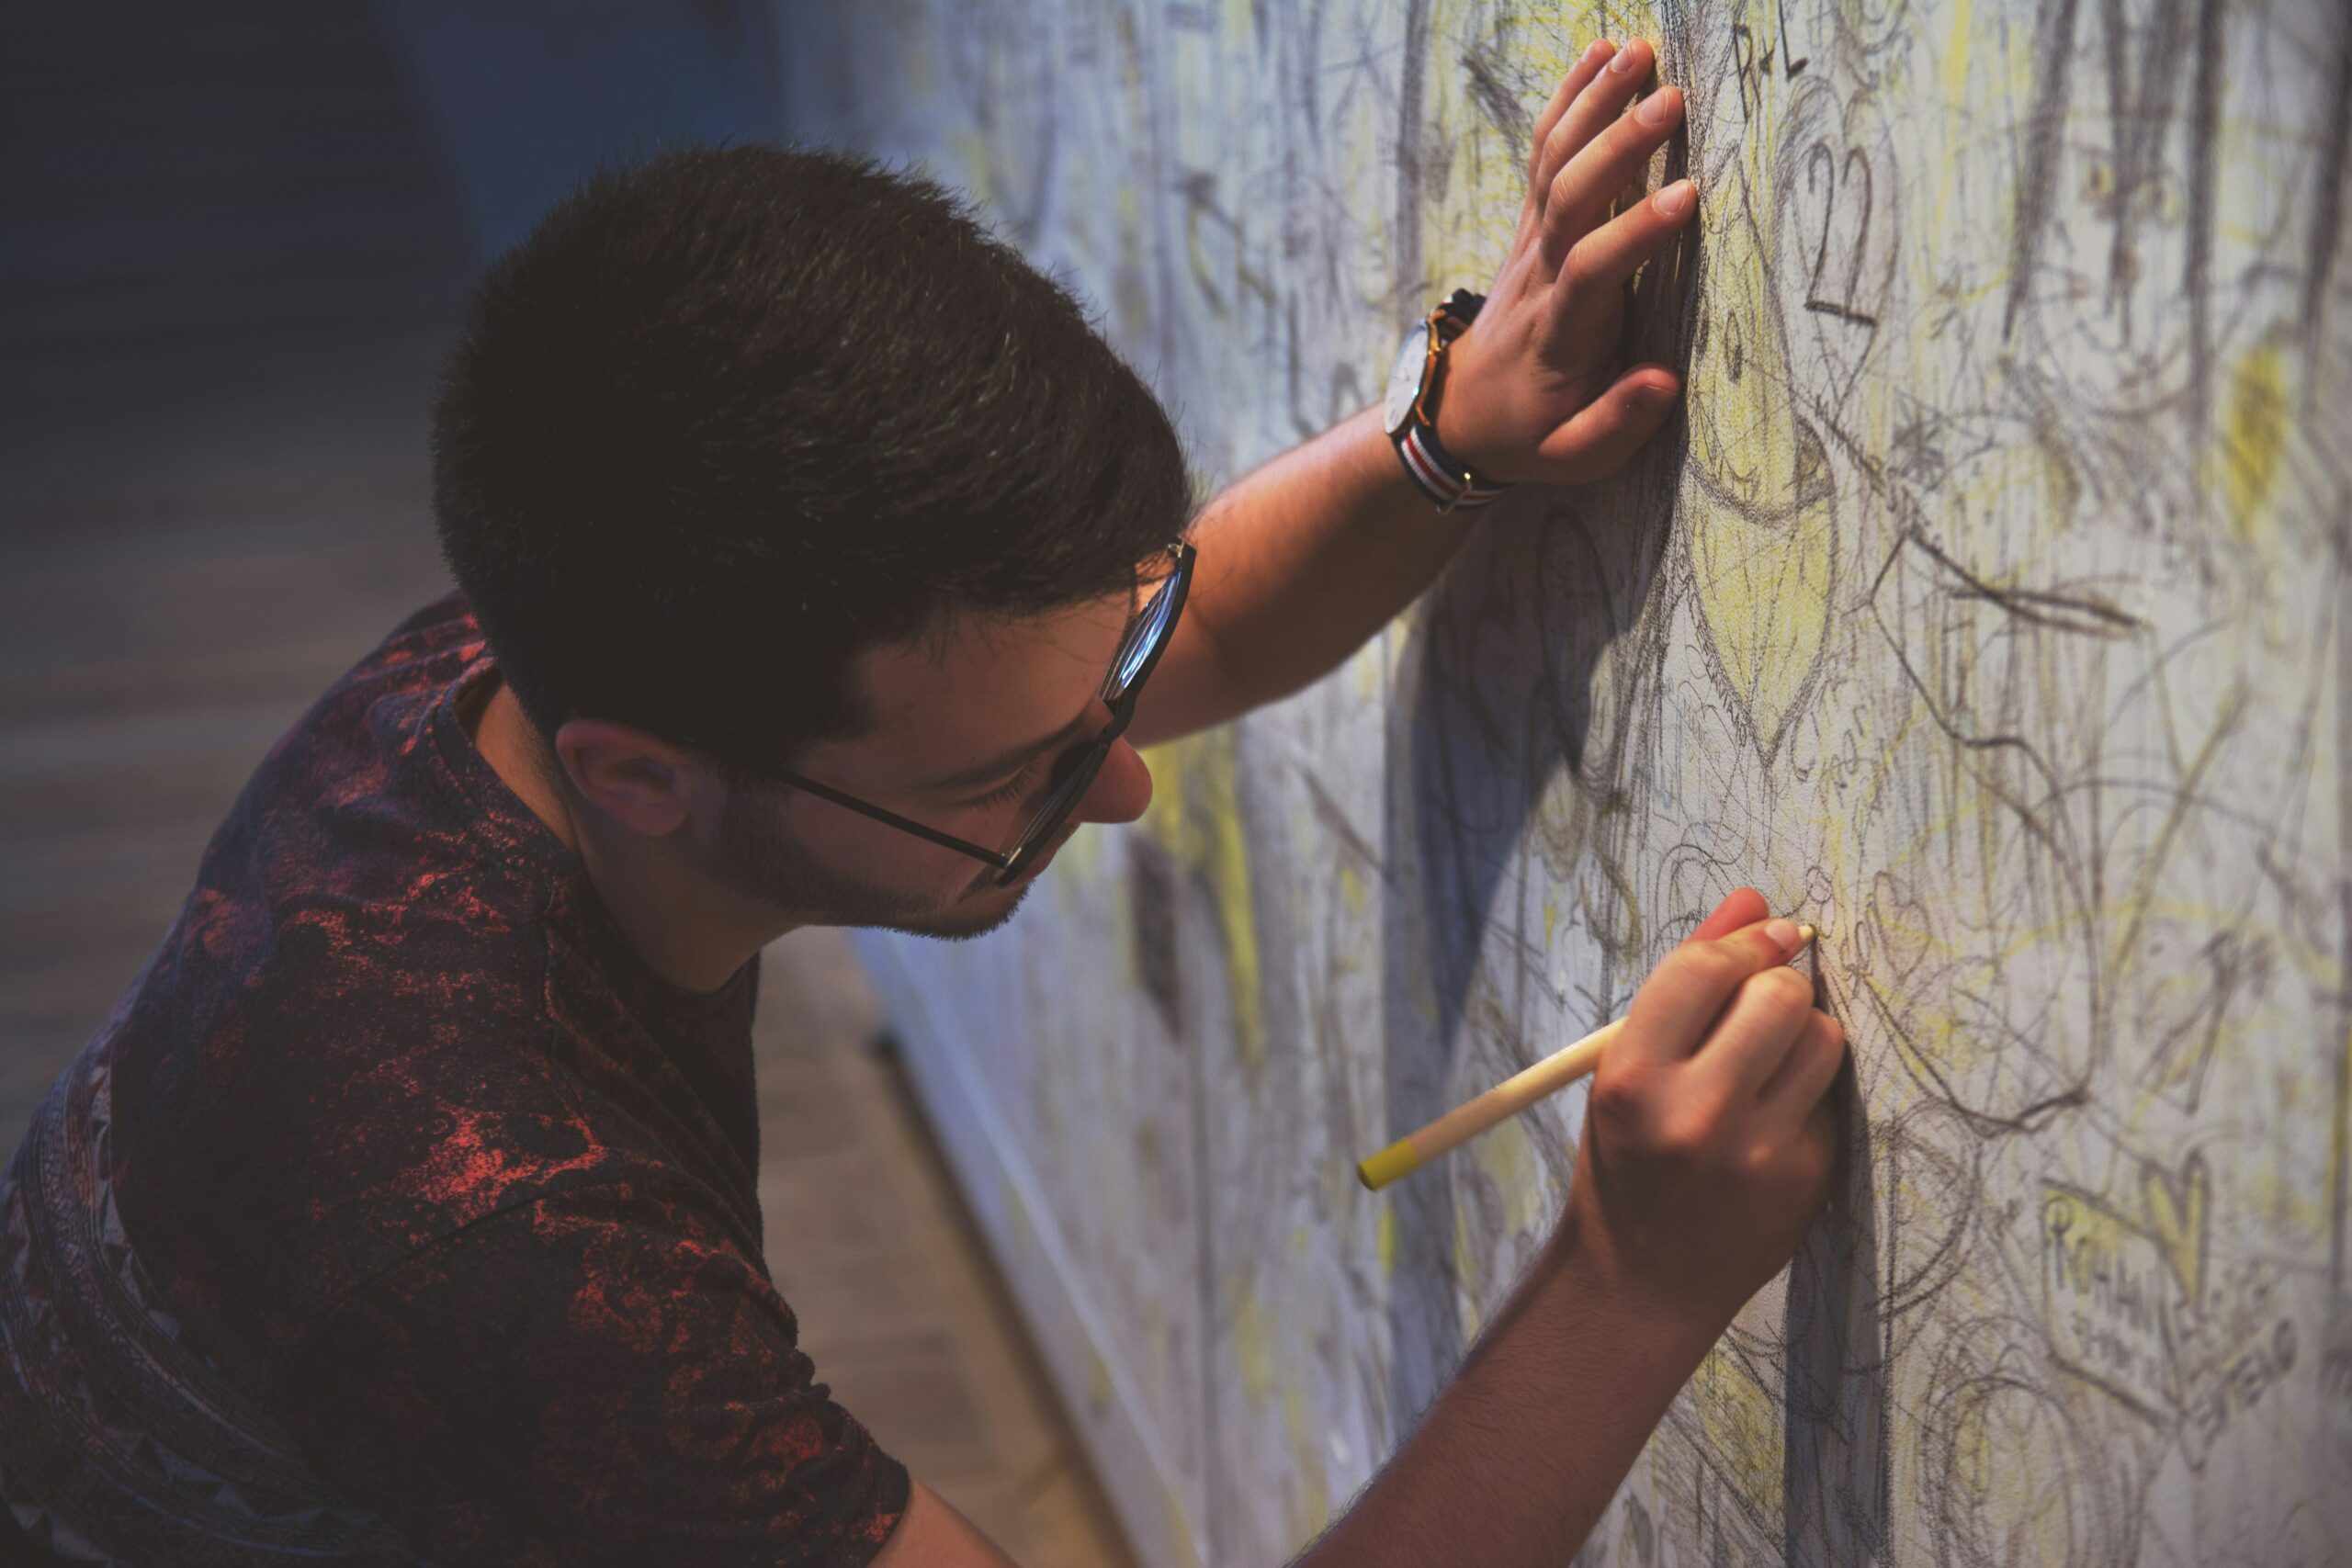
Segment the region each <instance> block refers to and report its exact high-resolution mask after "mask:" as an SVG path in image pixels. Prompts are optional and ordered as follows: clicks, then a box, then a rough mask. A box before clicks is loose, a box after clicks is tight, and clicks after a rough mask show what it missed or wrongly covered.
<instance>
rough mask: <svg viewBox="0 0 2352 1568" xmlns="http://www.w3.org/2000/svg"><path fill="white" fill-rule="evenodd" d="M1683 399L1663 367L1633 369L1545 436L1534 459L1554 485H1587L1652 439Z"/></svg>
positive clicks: (1671, 374) (1678, 385)
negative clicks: (1678, 401) (1542, 467)
mask: <svg viewBox="0 0 2352 1568" xmlns="http://www.w3.org/2000/svg"><path fill="white" fill-rule="evenodd" d="M1681 395H1682V383H1681V382H1680V380H1679V379H1678V378H1676V376H1675V374H1674V372H1673V371H1671V370H1668V368H1667V367H1665V366H1663V365H1636V366H1635V367H1634V368H1632V369H1631V370H1628V371H1626V372H1625V373H1624V374H1623V376H1620V377H1618V378H1617V379H1616V381H1615V382H1614V383H1612V384H1611V387H1610V389H1608V390H1607V391H1605V392H1603V393H1601V394H1600V396H1599V397H1597V398H1595V399H1593V400H1592V401H1590V402H1589V403H1587V404H1585V406H1584V407H1583V408H1581V409H1579V410H1577V415H1576V417H1575V418H1574V419H1571V420H1569V421H1568V422H1567V423H1566V424H1564V425H1562V426H1560V428H1559V429H1557V430H1555V431H1554V432H1553V433H1552V434H1550V435H1548V436H1546V437H1545V438H1544V443H1543V445H1541V446H1538V447H1536V449H1535V455H1536V456H1537V457H1540V458H1542V459H1543V460H1544V464H1545V465H1546V470H1547V471H1546V472H1545V473H1544V479H1546V480H1548V481H1550V482H1551V483H1554V484H1589V483H1590V482H1591V481H1592V480H1594V479H1602V478H1605V477H1606V476H1608V475H1610V474H1612V473H1614V472H1616V471H1617V469H1618V468H1620V467H1621V466H1623V463H1624V461H1625V459H1626V458H1628V457H1632V456H1633V455H1634V453H1635V452H1636V451H1638V450H1640V448H1641V445H1642V443H1643V442H1645V441H1647V440H1648V439H1649V438H1650V437H1651V436H1653V435H1655V434H1657V428H1658V426H1660V425H1662V424H1664V423H1666V420H1667V416H1668V414H1670V413H1672V412H1674V405H1675V402H1676V400H1678V399H1679V398H1680V397H1681Z"/></svg>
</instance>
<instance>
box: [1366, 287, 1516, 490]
mask: <svg viewBox="0 0 2352 1568" xmlns="http://www.w3.org/2000/svg"><path fill="white" fill-rule="evenodd" d="M1486 302H1487V297H1486V296H1485V295H1483V294H1476V293H1473V292H1472V291H1471V290H1469V289H1467V288H1457V289H1455V290H1454V291H1453V294H1452V295H1451V296H1449V297H1448V298H1447V299H1446V300H1445V302H1444V303H1443V304H1442V305H1440V306H1438V308H1437V309H1436V310H1431V311H1430V317H1429V321H1430V333H1431V335H1432V339H1433V342H1434V344H1436V345H1437V347H1436V352H1437V353H1440V354H1442V353H1443V352H1444V350H1445V349H1448V348H1451V347H1452V346H1453V340H1454V339H1455V338H1458V337H1460V336H1461V335H1462V334H1463V333H1464V332H1465V331H1467V330H1468V328H1469V326H1470V323H1471V322H1472V321H1476V320H1477V319H1478V310H1479V308H1480V307H1481V306H1483V305H1485V304H1486ZM1440 374H1442V369H1441V371H1440ZM1436 396H1437V394H1436V393H1435V392H1434V391H1432V389H1431V388H1430V386H1428V385H1425V386H1424V387H1423V388H1422V395H1421V397H1420V398H1417V399H1416V400H1414V407H1413V415H1412V417H1411V418H1410V419H1408V421H1407V422H1406V424H1405V428H1404V430H1403V431H1402V432H1400V433H1399V434H1397V436H1396V438H1395V441H1396V446H1397V457H1399V458H1401V459H1402V460H1403V462H1404V464H1405V472H1406V474H1407V476H1408V477H1409V478H1410V479H1412V481H1413V483H1414V484H1415V485H1417V486H1418V487H1419V489H1420V491H1421V493H1422V494H1423V495H1426V496H1428V497H1429V498H1430V504H1431V505H1433V506H1435V507H1436V508H1437V509H1438V511H1440V512H1441V513H1444V512H1455V511H1459V510H1461V509H1462V508H1464V507H1468V506H1485V505H1487V503H1488V502H1493V501H1495V500H1497V499H1498V498H1499V497H1500V496H1501V495H1502V493H1503V492H1504V491H1507V490H1509V489H1510V486H1509V485H1508V484H1499V483H1497V482H1496V481H1495V480H1493V479H1487V477H1486V476H1484V475H1483V474H1480V473H1479V472H1478V471H1477V470H1476V468H1472V467H1471V466H1470V465H1469V464H1467V463H1465V462H1464V461H1463V460H1462V459H1461V458H1459V457H1455V456H1453V454H1452V453H1451V452H1448V451H1447V450H1446V449H1445V447H1444V446H1442V444H1441V443H1440V442H1439V440H1438V438H1437V425H1436V423H1435V422H1434V420H1432V419H1429V418H1424V417H1422V403H1423V402H1424V401H1428V402H1429V403H1430V406H1431V407H1432V408H1433V407H1434V406H1435V400H1436Z"/></svg>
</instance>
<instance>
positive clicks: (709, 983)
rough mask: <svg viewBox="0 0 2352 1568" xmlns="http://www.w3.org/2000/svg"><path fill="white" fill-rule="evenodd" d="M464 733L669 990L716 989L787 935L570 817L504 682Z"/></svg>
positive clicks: (673, 865) (651, 856)
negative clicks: (566, 853) (575, 863)
mask: <svg viewBox="0 0 2352 1568" xmlns="http://www.w3.org/2000/svg"><path fill="white" fill-rule="evenodd" d="M467 728H469V731H470V732H471V733H472V735H473V739H474V745H475V747H476V748H477V749H478V750H481V754H482V760H483V761H487V762H488V763H489V764H490V765H491V769H492V772H494V773H497V774H498V776H499V778H500V779H502V780H503V781H504V783H505V784H506V787H507V788H508V789H511V790H513V791H514V792H515V797H516V798H517V799H519V800H520V801H522V803H523V804H524V805H525V806H527V807H530V808H531V815H533V816H534V817H537V818H538V819H539V820H540V821H542V822H544V823H546V824H547V826H548V831H549V832H551V833H553V834H554V835H555V836H556V837H557V838H558V839H559V840H562V843H563V847H564V848H565V849H567V850H570V851H571V852H572V853H573V854H574V855H575V856H577V857H578V858H579V860H580V863H581V865H582V868H583V869H584V870H585V871H586V872H587V874H588V881H589V883H590V885H591V886H594V888H595V889H596V896H597V897H599V898H600V899H602V900H603V901H604V904H605V908H606V909H608V910H610V911H611V912H612V916H613V919H614V921H615V923H616V924H617V925H618V926H619V927H620V929H621V934H622V935H623V936H624V937H625V938H626V939H627V940H628V944H629V947H630V949H631V951H633V952H634V953H636V954H637V956H638V958H639V960H640V961H641V962H642V963H643V964H645V966H646V967H647V968H649V969H650V970H652V971H653V972H654V973H655V974H656V975H659V976H662V979H664V980H666V981H668V982H669V983H670V984H671V985H673V986H675V987H678V988H679V989H681V990H684V991H698V992H707V991H715V990H718V988H719V987H722V986H724V985H726V984H727V982H728V981H729V980H730V979H732V978H734V976H735V972H736V971H737V970H739V969H741V968H742V967H743V965H744V964H746V963H747V962H749V961H750V959H751V957H752V954H753V953H757V952H759V951H760V949H762V948H763V947H765V946H766V945H767V944H768V943H769V942H773V941H775V939H776V938H777V937H779V936H782V935H783V934H784V932H785V931H786V930H788V929H789V927H772V926H771V925H769V924H768V923H767V922H766V921H764V920H763V919H759V918H757V917H755V916H753V915H752V913H751V912H750V911H742V912H741V913H740V914H739V913H737V912H733V911H729V910H728V909H725V908H718V907H716V906H717V905H718V904H719V903H723V902H725V900H724V898H723V897H722V898H721V899H719V900H714V899H712V898H711V897H708V896H707V888H706V887H705V886H703V885H702V884H701V883H700V881H699V879H697V878H695V877H694V876H693V875H692V874H690V873H687V872H685V871H684V870H683V869H682V868H681V867H680V866H679V865H678V863H677V862H676V861H675V859H674V858H673V857H671V856H668V855H663V854H660V853H655V852H650V850H649V849H648V848H646V847H645V846H642V845H639V846H630V845H627V844H623V843H617V842H613V841H610V840H612V839H613V838H614V835H613V834H612V832H611V831H610V830H609V829H607V830H605V831H599V830H598V825H597V824H596V823H595V822H594V821H593V820H592V819H591V818H590V816H589V815H587V814H583V815H581V816H575V815H574V814H573V811H572V803H571V797H570V796H569V795H568V794H567V793H566V792H565V791H564V790H562V789H561V788H560V787H558V786H557V785H556V784H554V783H553V782H551V781H550V780H549V779H548V776H547V773H546V769H545V763H544V758H545V755H546V753H545V750H544V745H543V742H542V741H541V740H540V739H539V737H538V734H537V731H535V730H534V729H533V728H531V721H530V719H529V718H528V717H527V716H525V714H524V712H523V708H522V705H521V704H519V703H517V702H516V701H515V696H514V694H513V693H511V692H509V691H508V690H507V689H506V683H505V682H503V681H499V682H496V683H495V685H494V686H493V689H492V692H491V694H490V696H489V698H488V700H487V701H485V702H484V703H483V704H482V705H481V708H480V709H479V710H478V711H477V712H476V713H475V715H474V716H473V717H472V718H471V719H470V721H469V724H468V726H467Z"/></svg>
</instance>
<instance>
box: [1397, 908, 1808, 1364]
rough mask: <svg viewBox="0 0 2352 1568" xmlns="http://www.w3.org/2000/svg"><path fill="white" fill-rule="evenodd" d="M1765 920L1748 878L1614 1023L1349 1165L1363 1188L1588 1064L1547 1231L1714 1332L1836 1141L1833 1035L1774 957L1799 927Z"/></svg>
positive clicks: (1784, 1240)
mask: <svg viewBox="0 0 2352 1568" xmlns="http://www.w3.org/2000/svg"><path fill="white" fill-rule="evenodd" d="M1767 915H1768V910H1767V909H1766V907H1765V904H1764V900H1763V897H1761V895H1759V894H1758V893H1756V892H1755V891H1754V890H1753V889H1750V888H1742V889H1741V890H1740V891H1738V892H1736V893H1735V894H1733V895H1732V896H1731V897H1728V898H1726V899H1724V902H1723V904H1722V905H1721V906H1720V907H1719V908H1717V909H1716V910H1715V912H1714V914H1713V915H1712V916H1710V917H1709V918H1708V919H1706V920H1705V921H1704V922H1702V924H1701V925H1700V927H1699V929H1698V930H1697V931H1694V932H1692V933H1691V937H1690V939H1689V940H1687V941H1685V942H1683V943H1682V945H1681V946H1679V947H1678V948H1677V949H1675V951H1674V952H1673V953H1669V954H1668V956H1667V957H1666V959H1665V960H1664V961H1663V962H1661V963H1660V964H1658V966H1657V969H1656V970H1654V971H1653V972H1652V973H1651V975H1650V976H1649V978H1648V979H1647V980H1645V982H1644V983H1643V985H1642V987H1641V989H1640V990H1639V991H1638V992H1636V993H1635V994H1634V1001H1633V1005H1632V1007H1631V1008H1630V1009H1628V1010H1627V1012H1626V1014H1625V1017H1624V1018H1623V1019H1622V1020H1620V1021H1618V1022H1616V1023H1614V1024H1611V1025H1605V1026H1603V1028H1602V1029H1600V1030H1599V1031H1596V1032H1595V1034H1594V1035H1593V1036H1589V1037H1588V1038H1587V1040H1585V1041H1579V1042H1578V1043H1577V1044H1576V1045H1575V1046H1572V1047H1570V1048H1569V1049H1568V1050H1566V1051H1564V1052H1561V1053H1559V1054H1558V1055H1555V1057H1553V1058H1550V1059H1549V1060H1547V1061H1546V1062H1544V1063H1538V1064H1537V1065H1536V1066H1534V1067H1532V1068H1530V1069H1528V1071H1527V1072H1525V1073H1522V1074H1521V1075H1519V1077H1515V1078H1513V1079H1510V1080H1508V1081H1507V1082H1506V1083H1504V1084H1502V1085H1498V1086H1497V1088H1496V1089H1492V1090H1489V1091H1488V1092H1487V1094H1486V1095H1483V1096H1480V1097H1479V1098H1478V1099H1477V1100H1472V1101H1471V1102H1470V1103H1469V1104H1468V1105H1465V1106H1464V1107H1462V1108H1461V1109H1460V1110H1458V1111H1455V1112H1453V1113H1451V1114H1450V1115H1449V1116H1447V1117H1442V1118H1440V1119H1439V1121H1437V1122H1432V1123H1431V1124H1430V1127H1428V1128H1424V1129H1421V1130H1420V1132H1419V1133H1417V1134H1412V1135H1411V1136H1409V1137H1408V1139H1406V1140H1402V1141H1400V1143H1399V1144H1397V1145H1391V1146H1390V1148H1389V1149H1387V1150H1384V1151H1382V1153H1381V1154H1380V1155H1376V1156H1374V1157H1373V1158H1372V1159H1370V1160H1367V1161H1365V1162H1364V1166H1363V1168H1360V1174H1362V1175H1363V1177H1364V1179H1365V1182H1366V1185H1369V1186H1377V1185H1382V1184H1384V1183H1385V1180H1393V1179H1395V1178H1396V1176H1397V1175H1400V1174H1402V1173H1403V1171H1404V1170H1409V1169H1410V1168H1412V1167H1413V1165H1414V1164H1415V1163H1417V1162H1418V1160H1419V1158H1421V1157H1433V1156H1434V1154H1435V1153H1436V1152H1439V1149H1440V1147H1441V1145H1442V1146H1451V1142H1459V1141H1461V1140H1462V1138H1464V1137H1466V1136H1469V1135H1471V1134H1470V1132H1469V1131H1468V1129H1470V1128H1472V1127H1474V1126H1478V1125H1491V1124H1492V1123H1493V1122H1495V1121H1498V1120H1500V1119H1501V1117H1502V1116H1503V1115H1508V1114H1511V1113H1513V1112H1514V1111H1516V1110H1518V1109H1521V1108H1523V1106H1524V1105H1525V1104H1527V1103H1532V1100H1535V1099H1538V1098H1541V1097H1542V1095H1543V1094H1545V1093H1549V1092H1551V1091H1552V1090H1553V1089H1556V1088H1558V1087H1560V1085H1561V1084H1563V1083H1566V1082H1567V1081H1572V1080H1573V1078H1575V1077H1581V1076H1582V1074H1583V1073H1584V1072H1586V1071H1590V1072H1591V1073H1592V1074H1593V1087H1592V1097H1591V1100H1590V1101H1589V1105H1588V1109H1587V1111H1586V1117H1585V1134H1584V1139H1583V1142H1582V1143H1581V1144H1580V1145H1578V1148H1577V1170H1576V1175H1575V1178H1574V1180H1573V1183H1572V1185H1571V1187H1570V1189H1569V1193H1568V1205H1567V1208H1568V1213H1567V1216H1566V1220H1565V1221H1564V1223H1563V1224H1562V1226H1561V1232H1562V1235H1561V1237H1560V1238H1558V1239H1559V1240H1560V1241H1561V1242H1562V1243H1563V1244H1565V1245H1574V1246H1576V1247H1579V1248H1581V1249H1583V1250H1585V1251H1588V1252H1590V1253H1595V1254H1597V1255H1599V1256H1600V1257H1601V1258H1605V1259H1606V1260H1607V1262H1608V1263H1609V1265H1610V1266H1611V1269H1612V1270H1613V1271H1615V1272H1617V1273H1619V1274H1620V1275H1622V1276H1623V1278H1624V1279H1625V1280H1627V1281H1628V1282H1629V1283H1637V1284H1638V1285H1639V1292H1638V1294H1639V1297H1640V1299H1642V1300H1643V1301H1645V1303H1649V1304H1650V1305H1651V1306H1653V1307H1654V1308H1655V1309H1657V1310H1661V1311H1671V1312H1674V1313H1676V1314H1685V1313H1692V1312H1695V1313H1696V1314H1698V1317H1699V1318H1700V1319H1703V1320H1706V1321H1709V1322H1713V1329H1712V1330H1710V1332H1711V1333H1712V1332H1713V1331H1715V1330H1720V1328H1721V1326H1722V1321H1728V1319H1729V1317H1730V1315H1731V1314H1732V1313H1734V1312H1736V1310H1737V1309H1738V1307H1739V1305H1740V1304H1741V1303H1744V1302H1745V1301H1746V1300H1747V1297H1748V1296H1749V1295H1751V1294H1753V1293H1754V1292H1755V1291H1756V1289H1757V1288H1758V1286H1760V1285H1761V1284H1762V1283H1763V1282H1764V1281H1765V1280H1768V1279H1770V1277H1771V1276H1772V1274H1773V1273H1774V1272H1775V1271H1777V1270H1778V1269H1780V1267H1781V1265H1782V1264H1783V1263H1785V1262H1786V1261H1787V1260H1788V1258H1789V1256H1790V1254H1791V1253H1792V1252H1793V1251H1794V1250H1795V1247H1796V1242H1797V1238H1798V1237H1799V1236H1800V1235H1802V1234H1803V1232H1804V1224H1805V1222H1806V1221H1807V1220H1809V1219H1810V1218H1811V1216H1812V1213H1813V1212H1814V1210H1815V1209H1816V1208H1817V1207H1818V1206H1819V1204H1820V1201H1821V1199H1822V1197H1823V1195H1824V1193H1825V1192H1826V1188H1827V1184H1828V1178H1829V1170H1830V1167H1831V1165H1832V1163H1833V1157H1834V1155H1835V1150H1836V1122H1835V1117H1834V1113H1833V1111H1832V1110H1831V1107H1830V1102H1829V1099H1828V1091H1829V1088H1830V1085H1831V1083H1832V1082H1833V1081H1834V1080H1835V1079H1836V1077H1837V1075H1838V1066H1839V1065H1840V1064H1841V1063H1842V1062H1843V1061H1844V1059H1845V1055H1846V1037H1845V1032H1844V1030H1843V1029H1842V1028H1840V1027H1839V1025H1838V1021H1837V1020H1835V1019H1833V1018H1831V1017H1830V1016H1828V1015H1827V1014H1826V1013H1824V1012H1821V1011H1818V1010H1815V1007H1814V1006H1813V985H1812V983H1811V981H1810V980H1808V979H1807V978H1806V977H1805V976H1803V975H1800V974H1798V973H1797V972H1796V971H1795V970H1793V969H1791V968H1789V967H1787V964H1788V961H1789V960H1790V959H1791V958H1792V957H1793V956H1795V955H1796V953H1799V952H1801V951H1802V950H1803V948H1804V945H1805V943H1806V942H1807V941H1809V940H1810V938H1811V934H1812V933H1811V931H1810V930H1809V929H1808V928H1802V927H1799V926H1798V925H1797V924H1796V922H1794V921H1792V920H1787V919H1768V918H1766V917H1767ZM1553 1080H1556V1081H1553ZM1417 1139H1418V1140H1421V1147H1420V1148H1419V1150H1418V1151H1417V1152H1413V1153H1400V1151H1401V1150H1406V1149H1408V1148H1409V1147H1410V1146H1411V1145H1413V1144H1414V1142H1415V1140H1417ZM1448 1140H1451V1142H1449V1141H1448ZM1382 1162H1385V1165H1384V1164H1383V1163H1382ZM1375 1178H1378V1179H1377V1180H1376V1179H1375ZM1717 1319H1720V1320H1721V1321H1716V1320H1717Z"/></svg>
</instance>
